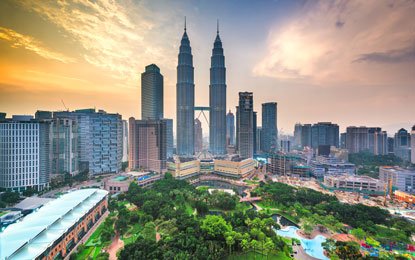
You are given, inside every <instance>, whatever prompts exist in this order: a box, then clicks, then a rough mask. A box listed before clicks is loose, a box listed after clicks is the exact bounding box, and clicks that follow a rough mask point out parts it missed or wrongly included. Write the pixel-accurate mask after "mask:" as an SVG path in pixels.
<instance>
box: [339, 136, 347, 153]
mask: <svg viewBox="0 0 415 260" xmlns="http://www.w3.org/2000/svg"><path fill="white" fill-rule="evenodd" d="M340 148H341V149H346V133H341V134H340Z"/></svg>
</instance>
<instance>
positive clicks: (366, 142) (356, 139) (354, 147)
mask: <svg viewBox="0 0 415 260" xmlns="http://www.w3.org/2000/svg"><path fill="white" fill-rule="evenodd" d="M386 137H387V133H386V132H385V131H382V128H380V127H366V126H360V127H355V126H349V127H347V129H346V149H347V150H348V151H349V153H359V152H364V151H366V152H369V153H372V154H386V151H387V139H385V138H386Z"/></svg>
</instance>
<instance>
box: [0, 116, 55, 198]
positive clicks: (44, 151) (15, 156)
mask: <svg viewBox="0 0 415 260" xmlns="http://www.w3.org/2000/svg"><path fill="white" fill-rule="evenodd" d="M51 154H52V142H51V122H50V121H41V120H34V119H33V117H32V116H13V117H12V119H6V118H5V117H4V119H1V120H0V187H1V188H5V189H8V190H12V191H24V190H26V189H27V188H29V187H32V188H35V189H37V190H43V189H44V188H46V187H47V186H48V184H49V181H50V175H51V169H52V168H51Z"/></svg>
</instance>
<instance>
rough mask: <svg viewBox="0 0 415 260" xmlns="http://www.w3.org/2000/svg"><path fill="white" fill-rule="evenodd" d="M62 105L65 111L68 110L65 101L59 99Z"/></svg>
mask: <svg viewBox="0 0 415 260" xmlns="http://www.w3.org/2000/svg"><path fill="white" fill-rule="evenodd" d="M61 102H62V105H63V107H64V108H65V109H66V111H67V112H69V108H67V107H66V105H65V102H63V99H61Z"/></svg>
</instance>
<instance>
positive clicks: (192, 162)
mask: <svg viewBox="0 0 415 260" xmlns="http://www.w3.org/2000/svg"><path fill="white" fill-rule="evenodd" d="M167 170H168V171H169V172H170V173H171V174H172V175H173V177H174V178H176V179H180V180H182V179H187V178H190V177H194V176H197V175H199V174H200V161H199V160H197V159H195V158H180V157H175V158H174V161H173V162H168V164H167Z"/></svg>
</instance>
